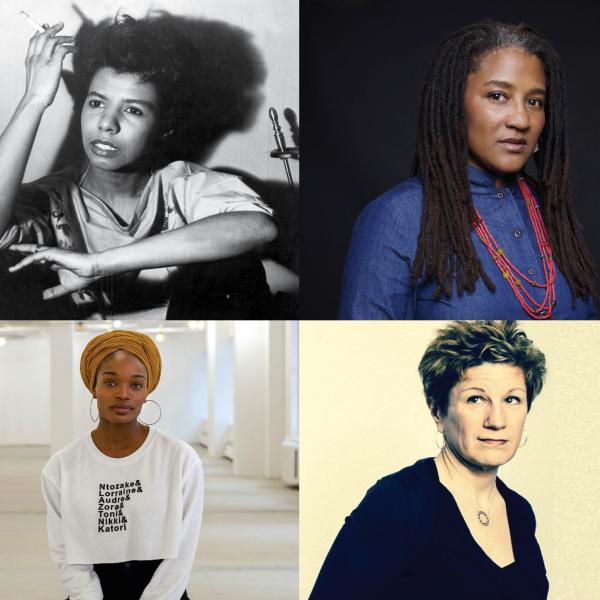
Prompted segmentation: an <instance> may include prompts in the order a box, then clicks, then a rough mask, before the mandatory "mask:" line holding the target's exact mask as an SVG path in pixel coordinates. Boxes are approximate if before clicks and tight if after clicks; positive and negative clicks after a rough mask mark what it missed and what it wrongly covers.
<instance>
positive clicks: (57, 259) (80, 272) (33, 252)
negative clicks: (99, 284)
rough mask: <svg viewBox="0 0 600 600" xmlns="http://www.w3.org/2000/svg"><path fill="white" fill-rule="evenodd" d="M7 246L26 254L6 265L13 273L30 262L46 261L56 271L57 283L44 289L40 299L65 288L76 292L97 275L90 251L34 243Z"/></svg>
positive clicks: (52, 295)
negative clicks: (11, 264)
mask: <svg viewBox="0 0 600 600" xmlns="http://www.w3.org/2000/svg"><path fill="white" fill-rule="evenodd" d="M8 249H9V250H13V251H15V252H21V253H22V254H27V256H26V257H25V258H23V259H22V260H21V261H20V262H18V263H17V264H15V265H13V266H12V267H10V269H9V271H10V272H11V273H15V272H17V271H20V270H21V269H23V268H24V267H27V266H28V265H32V264H34V263H38V264H42V265H47V266H48V267H50V269H52V270H53V271H56V272H57V273H58V278H59V281H60V285H57V286H55V287H53V288H48V289H47V290H44V292H43V294H42V297H43V299H44V300H51V299H52V298H59V297H60V296H64V295H65V294H68V293H69V292H76V291H78V290H82V289H84V288H86V287H87V286H89V285H90V284H91V283H93V282H94V281H96V280H98V279H100V277H99V276H97V275H95V272H96V267H95V264H94V255H93V254H86V253H85V252H71V251H69V250H62V249H60V248H50V247H48V246H40V245H38V244H13V245H12V246H9V248H8Z"/></svg>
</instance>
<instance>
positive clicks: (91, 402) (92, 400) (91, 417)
mask: <svg viewBox="0 0 600 600" xmlns="http://www.w3.org/2000/svg"><path fill="white" fill-rule="evenodd" d="M94 400H96V398H94V397H92V399H91V400H90V419H91V420H92V421H94V423H95V422H96V421H97V420H98V419H99V418H100V414H98V416H97V417H96V418H95V419H94V417H93V416H92V404H93V402H94Z"/></svg>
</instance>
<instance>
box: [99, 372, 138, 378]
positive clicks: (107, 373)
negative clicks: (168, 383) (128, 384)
mask: <svg viewBox="0 0 600 600" xmlns="http://www.w3.org/2000/svg"><path fill="white" fill-rule="evenodd" d="M100 375H114V376H115V377H117V374H116V373H115V372H114V371H102V373H100ZM134 377H141V378H142V379H146V376H145V375H142V374H141V373H136V374H135V375H132V376H131V378H132V379H133V378H134Z"/></svg>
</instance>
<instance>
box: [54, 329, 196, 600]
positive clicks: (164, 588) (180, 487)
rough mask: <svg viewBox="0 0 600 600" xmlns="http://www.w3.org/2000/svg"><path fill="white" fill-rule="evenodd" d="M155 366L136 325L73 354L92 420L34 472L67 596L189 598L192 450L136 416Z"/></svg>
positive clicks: (148, 342) (150, 345)
mask: <svg viewBox="0 0 600 600" xmlns="http://www.w3.org/2000/svg"><path fill="white" fill-rule="evenodd" d="M161 368H162V362H161V357H160V353H159V351H158V348H157V347H156V344H155V343H154V342H153V341H152V339H151V338H150V337H149V336H147V335H145V334H143V333H138V332H136V331H123V330H114V331H109V332H107V333H103V334H102V335H99V336H96V337H95V338H93V339H92V340H91V341H90V342H89V343H88V344H87V346H86V347H85V349H84V350H83V353H82V355H81V363H80V372H81V378H82V379H83V383H84V384H85V386H86V388H87V389H88V390H89V391H90V392H91V394H92V396H93V398H92V402H93V401H94V399H95V400H96V402H97V405H98V419H97V421H98V426H97V427H96V429H95V430H93V431H92V432H90V433H89V434H87V435H86V436H84V437H83V438H81V439H80V440H77V441H75V442H73V443H72V444H70V445H69V446H67V447H66V448H63V449H62V450H60V451H59V452H58V453H57V454H55V455H54V456H53V457H52V458H51V459H50V460H49V461H48V464H47V465H46V467H45V468H44V472H43V475H42V488H43V492H44V498H45V499H46V504H47V506H48V512H47V514H48V537H49V541H50V554H51V556H52V558H53V560H54V562H56V563H57V564H58V566H59V571H60V573H61V576H62V579H63V584H64V586H65V589H66V590H67V592H68V593H69V594H70V596H69V598H70V599H71V600H75V598H84V597H85V598H89V599H90V600H141V599H143V600H145V599H146V598H148V599H150V598H169V599H173V600H180V599H181V600H186V599H187V600H189V597H188V595H187V592H186V590H185V588H186V585H187V581H188V579H189V576H190V572H191V568H192V564H193V560H194V556H195V552H196V545H197V543H198V534H199V531H200V522H201V517H202V506H203V485H204V482H203V475H202V465H201V462H200V459H199V458H198V455H197V453H196V451H195V450H194V449H193V448H191V447H190V446H188V445H187V444H185V443H184V442H182V441H181V440H178V439H175V438H173V437H171V436H169V435H167V434H165V433H163V432H161V431H159V430H158V429H156V428H154V427H151V426H148V425H147V424H145V423H144V422H143V421H140V419H139V418H138V416H139V414H140V412H141V410H142V406H143V405H144V403H145V402H146V401H147V400H148V399H149V398H148V394H149V393H151V392H152V391H154V389H156V386H157V385H158V382H159V380H160V375H161ZM90 414H91V410H90Z"/></svg>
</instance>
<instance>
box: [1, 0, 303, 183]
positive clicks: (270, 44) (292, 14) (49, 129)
mask: <svg viewBox="0 0 600 600" xmlns="http://www.w3.org/2000/svg"><path fill="white" fill-rule="evenodd" d="M121 5H122V3H121V2H112V1H107V0H94V1H93V2H92V1H91V0H80V1H79V2H75V3H74V2H72V1H71V0H52V2H48V1H47V0H24V1H20V0H19V1H17V0H8V1H6V0H5V1H4V2H2V3H1V4H0V22H1V23H2V24H3V28H2V38H1V40H0V52H1V53H2V70H1V71H0V89H2V94H1V95H0V128H2V129H3V128H4V127H5V126H6V124H7V123H8V121H9V119H10V117H11V115H12V113H13V111H14V109H15V107H16V105H17V103H18V101H19V99H20V97H21V96H22V94H23V91H24V89H25V67H24V59H25V55H26V52H27V44H28V40H29V38H30V37H31V36H32V34H33V29H31V28H30V26H29V25H28V24H27V23H26V22H25V21H24V20H23V19H22V18H21V17H19V15H18V13H19V11H20V10H25V11H26V12H28V13H29V14H30V15H31V16H32V17H33V18H34V19H35V20H37V21H38V22H39V23H43V22H48V23H51V24H53V23H55V22H56V21H59V20H60V21H63V22H64V23H65V30H64V33H65V35H68V34H71V33H74V32H76V31H77V29H78V28H79V25H80V24H81V22H82V21H81V17H80V16H79V15H78V14H77V12H76V11H75V9H74V7H75V6H78V7H79V8H80V9H81V11H82V12H83V13H84V14H85V16H86V17H87V18H88V19H91V20H92V21H94V22H98V21H100V20H102V19H104V18H106V17H108V16H113V15H114V14H115V13H116V11H117V9H118V8H119V6H121ZM298 5H299V3H298V0H284V1H282V0H203V1H202V2H198V1H197V0H168V1H167V0H157V1H153V2H150V0H128V1H127V2H125V6H126V7H127V8H128V9H129V10H130V11H131V12H132V13H133V14H134V15H142V14H144V13H145V12H146V10H147V9H148V8H149V7H150V6H152V7H153V8H155V9H164V10H168V11H169V12H171V13H172V14H175V15H182V16H191V17H196V18H205V19H211V20H222V21H225V22H226V23H229V24H231V25H235V26H238V27H241V28H243V29H245V30H246V31H248V32H250V33H251V34H252V36H253V41H254V43H255V45H256V46H257V47H258V49H259V50H260V52H261V53H262V55H263V58H264V63H265V66H266V69H267V78H266V81H265V84H264V87H263V88H262V93H263V96H264V100H263V103H262V105H261V106H260V107H259V109H258V112H257V118H256V122H255V123H254V125H253V126H252V127H251V128H250V129H249V130H247V131H244V132H240V133H234V134H231V135H229V136H228V137H227V138H226V139H225V140H223V141H222V143H221V144H220V145H219V147H218V148H217V149H216V151H215V152H214V154H213V155H212V156H211V157H210V159H209V160H208V161H206V162H207V166H212V167H215V166H221V167H230V168H234V169H239V170H241V171H245V172H248V173H250V174H251V175H254V176H255V177H258V178H260V179H262V180H279V181H285V175H284V171H283V167H282V165H281V161H279V160H277V159H273V158H270V157H269V151H270V150H272V149H274V147H275V142H274V139H273V134H272V128H271V124H270V122H269V119H268V115H267V111H268V108H269V106H274V107H275V108H276V109H277V110H278V112H279V114H280V120H281V123H282V126H283V130H284V134H285V135H286V141H287V143H288V145H290V146H291V145H292V139H291V135H290V133H289V130H288V128H287V125H286V124H285V121H284V119H283V116H282V113H283V110H284V108H286V107H289V108H291V109H292V110H294V111H295V112H296V113H297V114H298V118H299V101H298V97H299V81H298V77H299V74H298V70H299V59H298V57H299V50H298ZM67 60H68V61H70V58H69V59H67ZM66 64H67V68H70V62H68V63H66ZM71 111H72V103H71V100H70V97H69V95H68V93H67V92H66V90H65V89H64V87H63V86H62V84H61V89H60V90H59V93H58V96H57V98H56V100H55V102H54V104H53V105H52V106H51V107H50V109H49V110H48V111H47V112H46V115H45V116H44V119H43V121H42V125H41V127H40V130H39V134H38V136H37V139H36V142H35V146H34V149H33V152H32V155H31V160H30V162H29V165H28V167H27V171H26V174H25V180H26V181H31V180H33V179H36V178H38V177H40V176H42V175H45V174H46V173H48V170H49V169H50V166H51V164H52V162H53V160H54V158H55V154H56V151H57V149H58V147H59V145H60V142H61V141H62V138H63V137H64V135H65V132H66V129H67V125H68V122H69V119H70V117H71ZM291 167H292V169H293V175H294V180H295V181H296V182H297V181H298V163H297V161H291Z"/></svg>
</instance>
